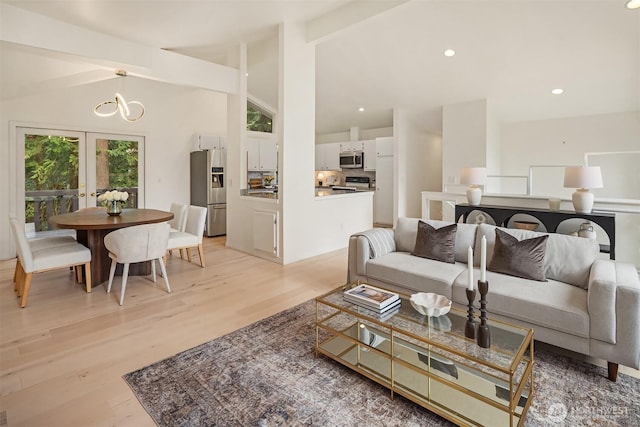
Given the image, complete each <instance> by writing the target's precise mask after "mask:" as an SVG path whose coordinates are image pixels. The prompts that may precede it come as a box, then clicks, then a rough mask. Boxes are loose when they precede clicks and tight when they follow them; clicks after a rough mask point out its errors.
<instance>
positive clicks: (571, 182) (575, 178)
mask: <svg viewBox="0 0 640 427" xmlns="http://www.w3.org/2000/svg"><path fill="white" fill-rule="evenodd" d="M564 186H565V187H566V188H602V187H603V185H602V173H601V172H600V166H567V167H566V168H564Z"/></svg>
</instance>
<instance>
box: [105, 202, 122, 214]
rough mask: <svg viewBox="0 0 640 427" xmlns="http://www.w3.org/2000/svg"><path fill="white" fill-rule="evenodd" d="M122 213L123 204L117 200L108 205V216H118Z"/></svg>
mask: <svg viewBox="0 0 640 427" xmlns="http://www.w3.org/2000/svg"><path fill="white" fill-rule="evenodd" d="M121 213H122V204H121V202H119V201H117V200H113V201H111V202H109V203H107V214H109V216H118V215H120V214H121Z"/></svg>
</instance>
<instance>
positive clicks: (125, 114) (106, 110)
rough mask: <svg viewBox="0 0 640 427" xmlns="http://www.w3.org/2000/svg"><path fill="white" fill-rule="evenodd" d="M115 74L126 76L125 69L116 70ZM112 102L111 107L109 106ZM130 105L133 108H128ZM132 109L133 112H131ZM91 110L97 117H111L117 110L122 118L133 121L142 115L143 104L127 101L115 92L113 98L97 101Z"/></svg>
mask: <svg viewBox="0 0 640 427" xmlns="http://www.w3.org/2000/svg"><path fill="white" fill-rule="evenodd" d="M116 75H117V76H120V77H126V76H127V72H126V71H125V70H116ZM112 104H113V107H111V105H112ZM131 106H133V108H130V107H131ZM132 110H133V111H134V112H132ZM93 112H94V113H95V114H96V116H99V117H111V116H113V115H114V114H116V113H118V112H119V113H120V116H121V117H122V118H123V119H124V120H126V121H128V122H135V121H137V120H140V119H141V118H142V116H144V105H142V102H139V101H129V102H127V101H126V100H125V99H124V96H122V94H120V93H118V92H116V94H115V96H114V99H113V100H108V101H103V102H101V103H99V104H98V105H96V108H94V109H93ZM136 113H137V114H136Z"/></svg>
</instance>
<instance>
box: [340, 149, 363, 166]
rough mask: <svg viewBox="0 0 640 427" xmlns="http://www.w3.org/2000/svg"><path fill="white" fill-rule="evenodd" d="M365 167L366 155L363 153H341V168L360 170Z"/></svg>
mask: <svg viewBox="0 0 640 427" xmlns="http://www.w3.org/2000/svg"><path fill="white" fill-rule="evenodd" d="M362 167H364V154H363V152H362V151H344V152H342V153H340V168H342V169H358V168H362Z"/></svg>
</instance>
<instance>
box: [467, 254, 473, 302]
mask: <svg viewBox="0 0 640 427" xmlns="http://www.w3.org/2000/svg"><path fill="white" fill-rule="evenodd" d="M467 268H468V269H469V290H470V291H472V290H473V249H471V246H469V249H467Z"/></svg>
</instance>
